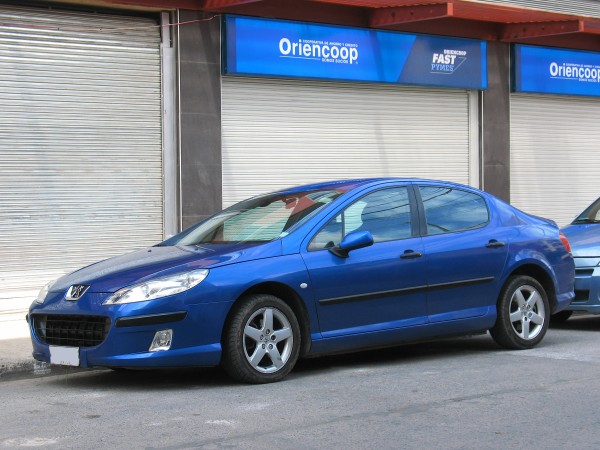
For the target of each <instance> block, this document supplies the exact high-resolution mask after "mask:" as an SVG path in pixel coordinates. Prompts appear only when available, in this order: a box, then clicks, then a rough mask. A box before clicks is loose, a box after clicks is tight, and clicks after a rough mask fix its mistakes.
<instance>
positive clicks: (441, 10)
mask: <svg viewBox="0 0 600 450" xmlns="http://www.w3.org/2000/svg"><path fill="white" fill-rule="evenodd" d="M453 6H454V5H453V4H452V3H440V4H436V5H414V6H398V7H395V8H378V9H375V10H372V12H371V17H370V20H369V24H370V26H371V27H372V28H379V27H387V26H390V25H399V24H403V23H410V22H419V21H422V20H432V19H443V18H446V17H452V15H453Z"/></svg>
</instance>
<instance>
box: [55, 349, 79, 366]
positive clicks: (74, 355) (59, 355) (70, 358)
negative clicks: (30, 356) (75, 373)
mask: <svg viewBox="0 0 600 450" xmlns="http://www.w3.org/2000/svg"><path fill="white" fill-rule="evenodd" d="M50 363H51V364H60V365H61V366H79V347H53V346H52V345H51V346H50Z"/></svg>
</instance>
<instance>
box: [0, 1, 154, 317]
mask: <svg viewBox="0 0 600 450" xmlns="http://www.w3.org/2000/svg"><path fill="white" fill-rule="evenodd" d="M0 22H1V23H2V24H3V25H2V26H1V27H0V99H1V100H0V104H1V105H2V107H1V108H0V255H1V257H0V299H2V300H6V301H5V302H2V303H0V309H2V306H3V304H4V305H6V304H7V303H8V302H10V300H11V299H15V298H17V297H23V296H28V297H29V299H30V300H31V295H33V296H34V297H35V291H37V290H39V288H40V287H41V286H42V285H43V284H45V283H46V282H47V281H48V280H50V279H53V278H54V277H56V276H57V275H60V274H62V273H64V272H66V271H71V270H74V269H77V268H79V267H81V266H84V265H87V264H89V263H92V262H94V261H97V260H100V259H104V258H107V257H110V256H113V255H116V254H120V253H123V252H126V251H128V250H132V249H136V248H139V247H143V246H145V245H148V244H153V243H155V242H157V241H160V240H161V238H162V230H163V206H162V203H163V201H162V184H163V183H162V143H161V141H162V137H161V135H162V130H161V120H162V119H161V79H160V73H161V72H160V51H159V44H160V40H159V32H158V30H157V28H156V25H157V24H156V22H153V21H152V20H149V19H145V18H134V17H120V16H111V15H102V14H92V13H82V12H68V11H58V10H55V9H53V10H45V9H33V8H19V7H6V6H2V7H0ZM6 24H8V25H6ZM125 28H127V29H125ZM21 319H22V318H21Z"/></svg>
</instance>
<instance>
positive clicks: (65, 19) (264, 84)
mask: <svg viewBox="0 0 600 450" xmlns="http://www.w3.org/2000/svg"><path fill="white" fill-rule="evenodd" d="M0 85H1V86H2V90H1V91H0V92H1V93H0V96H2V106H3V108H1V109H0V115H1V116H2V117H1V119H0V142H1V144H2V145H0V249H1V250H0V254H1V255H2V258H0V281H2V287H1V288H0V323H2V326H1V327H0V328H2V329H3V330H4V334H12V333H13V332H12V330H13V328H14V329H19V330H23V329H24V325H25V322H24V320H23V318H24V311H25V310H26V308H27V306H28V305H29V303H31V301H32V300H33V299H34V298H35V296H36V295H37V291H38V290H39V289H40V288H41V287H42V286H43V285H44V284H45V283H46V282H48V281H50V280H52V279H54V278H56V277H58V276H60V275H61V274H62V273H65V272H68V271H72V270H75V269H77V268H79V267H82V266H84V265H87V264H90V263H92V262H94V261H97V260H100V259H104V258H108V257H111V256H114V255H117V254H120V253H124V252H126V251H129V250H134V249H137V248H142V247H144V246H148V245H153V244H154V243H157V242H159V241H160V240H162V239H163V237H165V236H168V235H171V234H174V233H176V232H177V231H179V230H181V229H182V228H185V227H187V226H189V225H191V224H192V223H195V222H196V221H198V220H201V219H203V218H205V217H207V216H208V215H210V214H212V213H214V212H215V211H217V210H219V209H221V208H222V207H223V206H228V205H230V204H232V203H234V202H236V201H238V200H241V199H243V198H245V197H248V196H250V195H254V194H259V193H263V192H266V191H271V190H275V189H279V188H283V187H287V186H290V185H295V184H300V183H308V182H314V181H320V180H329V179H336V178H340V179H341V178H356V177H374V176H375V177H376V176H402V177H412V176H414V177H424V178H439V179H446V180H450V181H457V182H461V183H465V184H470V185H473V186H477V187H480V188H482V189H484V190H487V191H489V192H491V193H493V194H495V195H497V196H499V197H501V198H504V199H505V200H507V201H510V202H511V203H513V204H514V205H515V206H517V207H520V208H522V209H524V210H526V211H528V212H532V213H534V214H538V215H542V216H546V217H549V218H551V219H554V220H556V221H557V222H558V223H559V225H565V224H566V223H568V221H569V220H570V219H571V218H572V217H573V216H574V215H575V214H576V213H578V212H579V211H580V210H581V209H583V208H584V207H585V206H586V205H587V204H588V203H590V202H591V201H592V200H593V199H595V198H596V197H597V196H598V191H597V190H595V189H594V186H595V184H594V180H595V175H596V173H597V171H598V168H600V156H599V155H600V154H599V152H597V151H596V148H597V142H599V141H600V127H598V125H597V121H598V118H600V1H597V0H569V1H564V2H552V1H547V0H522V1H516V0H515V1H497V0H488V1H477V2H475V1H468V0H434V1H431V2H428V4H427V5H422V4H420V2H417V1H414V0H397V1H388V0H180V1H177V0H174V1H161V0H103V1H95V0H91V1H90V0H86V1H83V0H82V1H68V2H45V1H43V2H32V3H26V2H2V3H0ZM25 331H26V330H25ZM2 335H3V333H2V332H0V337H2Z"/></svg>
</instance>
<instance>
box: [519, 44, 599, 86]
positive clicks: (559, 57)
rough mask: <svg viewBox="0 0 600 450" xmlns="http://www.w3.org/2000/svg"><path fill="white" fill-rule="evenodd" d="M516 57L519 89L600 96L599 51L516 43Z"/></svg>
mask: <svg viewBox="0 0 600 450" xmlns="http://www.w3.org/2000/svg"><path fill="white" fill-rule="evenodd" d="M513 60H514V62H513V70H514V73H513V90H514V91H516V92H528V93H539V94H567V95H588V96H596V97H598V96H600V53H594V52H586V51H581V50H564V49H557V48H547V47H534V46H530V45H515V46H514V48H513Z"/></svg>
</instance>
